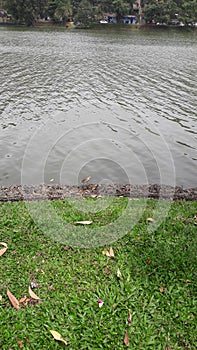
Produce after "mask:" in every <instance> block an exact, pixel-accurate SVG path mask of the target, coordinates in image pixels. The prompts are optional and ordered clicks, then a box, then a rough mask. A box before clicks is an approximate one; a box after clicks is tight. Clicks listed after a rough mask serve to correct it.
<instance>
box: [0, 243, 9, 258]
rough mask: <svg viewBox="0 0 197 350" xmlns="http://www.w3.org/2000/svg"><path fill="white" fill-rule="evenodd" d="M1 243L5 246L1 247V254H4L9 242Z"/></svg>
mask: <svg viewBox="0 0 197 350" xmlns="http://www.w3.org/2000/svg"><path fill="white" fill-rule="evenodd" d="M0 245H2V246H3V247H4V248H2V249H0V256H2V255H3V254H4V253H5V252H6V250H7V249H8V245H7V243H4V242H0Z"/></svg>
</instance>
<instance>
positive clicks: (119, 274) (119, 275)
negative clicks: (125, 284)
mask: <svg viewBox="0 0 197 350" xmlns="http://www.w3.org/2000/svg"><path fill="white" fill-rule="evenodd" d="M121 276H122V274H121V272H120V269H119V268H118V270H117V277H118V278H120V277H121Z"/></svg>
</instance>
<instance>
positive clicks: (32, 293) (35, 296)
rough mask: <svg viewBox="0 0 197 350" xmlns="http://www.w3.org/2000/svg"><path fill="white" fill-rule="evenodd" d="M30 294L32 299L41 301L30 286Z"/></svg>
mask: <svg viewBox="0 0 197 350" xmlns="http://www.w3.org/2000/svg"><path fill="white" fill-rule="evenodd" d="M28 292H29V295H30V297H31V298H32V299H35V300H41V299H40V298H39V297H38V296H37V295H36V294H35V293H34V292H33V290H32V289H31V287H30V286H29V289H28Z"/></svg>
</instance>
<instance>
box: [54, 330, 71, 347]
mask: <svg viewBox="0 0 197 350" xmlns="http://www.w3.org/2000/svg"><path fill="white" fill-rule="evenodd" d="M50 332H51V334H52V336H53V338H54V339H55V340H59V341H61V342H63V343H64V344H65V345H68V344H67V342H66V340H64V338H62V336H61V334H60V333H58V332H56V331H53V330H50Z"/></svg>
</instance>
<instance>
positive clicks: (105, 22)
mask: <svg viewBox="0 0 197 350" xmlns="http://www.w3.org/2000/svg"><path fill="white" fill-rule="evenodd" d="M99 23H101V24H107V23H108V21H106V19H101V20H100V22H99Z"/></svg>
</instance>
